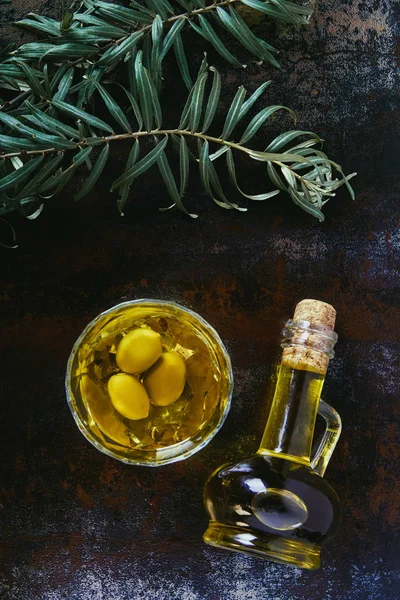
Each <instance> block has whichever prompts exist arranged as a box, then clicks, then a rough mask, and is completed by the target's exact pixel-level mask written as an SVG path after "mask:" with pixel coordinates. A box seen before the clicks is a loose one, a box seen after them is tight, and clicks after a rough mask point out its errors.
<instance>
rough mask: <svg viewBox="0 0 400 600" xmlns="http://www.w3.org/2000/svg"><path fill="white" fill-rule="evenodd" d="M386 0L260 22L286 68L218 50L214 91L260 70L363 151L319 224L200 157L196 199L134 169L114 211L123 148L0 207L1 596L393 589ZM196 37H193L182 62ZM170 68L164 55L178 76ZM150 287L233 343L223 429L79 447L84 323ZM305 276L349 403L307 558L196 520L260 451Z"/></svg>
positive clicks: (395, 279) (394, 304)
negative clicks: (306, 563)
mask: <svg viewBox="0 0 400 600" xmlns="http://www.w3.org/2000/svg"><path fill="white" fill-rule="evenodd" d="M60 4H61V3H60V1H59V0H48V1H47V2H46V1H42V0H29V2H28V1H27V0H13V3H12V7H11V8H10V7H2V8H1V13H0V14H1V19H2V23H3V24H4V25H3V35H4V37H6V38H8V39H20V34H19V33H15V31H14V30H13V29H12V28H11V26H9V25H8V22H9V21H10V19H15V18H19V17H20V16H22V15H23V14H24V13H26V12H28V11H29V10H35V11H44V12H46V13H48V14H52V15H56V14H57V12H59V9H60ZM398 8H399V4H398V2H396V3H395V4H394V5H393V6H392V7H391V6H390V4H389V3H388V2H387V1H380V2H375V1H373V0H362V1H361V2H356V1H355V0H353V1H352V2H346V1H345V0H320V1H319V2H318V4H317V6H316V12H315V16H314V18H313V19H312V21H311V24H310V26H309V27H308V28H304V29H301V30H293V29H292V28H287V27H286V28H279V29H271V30H270V39H271V40H272V41H273V42H275V43H276V44H278V45H279V47H280V48H281V49H282V56H281V62H282V67H283V68H282V70H281V72H276V71H272V70H271V69H269V68H268V67H266V68H260V67H256V66H250V67H249V68H248V69H247V70H246V71H244V72H238V71H236V70H235V69H230V68H228V69H227V68H226V66H224V77H225V81H226V89H227V92H226V97H227V99H228V98H229V97H231V96H232V95H233V94H234V92H235V90H236V88H237V86H238V85H239V84H240V83H241V82H246V83H247V84H248V86H249V88H251V89H253V88H254V87H255V86H256V84H257V83H258V82H261V81H262V80H264V79H265V78H269V77H270V76H271V75H272V76H273V78H274V84H273V86H271V88H270V90H269V92H268V98H267V101H268V102H269V103H271V104H272V103H282V104H288V105H290V106H291V107H293V108H294V109H296V110H297V112H298V115H299V121H298V125H299V128H300V127H301V128H304V129H313V130H315V131H317V132H318V133H320V134H322V136H323V137H324V138H325V139H326V140H327V147H328V149H329V152H330V154H331V155H332V157H334V158H336V159H337V160H338V161H339V162H342V164H343V165H344V166H345V167H346V170H347V171H348V172H349V171H353V170H354V171H358V172H359V176H358V178H357V181H356V183H355V185H356V189H357V200H356V202H354V203H352V202H351V201H350V200H349V199H348V197H347V196H346V194H345V193H344V192H343V193H341V194H339V196H338V197H337V198H336V199H335V200H333V201H331V202H330V203H329V205H327V207H326V211H325V212H326V216H327V221H326V223H325V224H318V223H316V222H314V221H313V220H312V219H311V217H309V216H307V215H305V214H303V213H302V212H301V211H300V210H299V209H298V208H296V207H295V206H293V205H292V204H291V202H290V200H289V199H288V198H286V197H284V196H283V195H282V196H279V197H277V198H274V199H272V200H271V201H269V202H268V203H264V204H260V203H258V204H256V203H254V204H252V205H250V206H249V212H248V213H247V214H237V213H233V212H226V211H224V210H222V209H219V208H217V207H215V206H212V205H211V203H210V201H209V200H208V199H207V198H206V196H205V195H204V194H203V192H202V191H201V189H200V186H199V184H198V181H197V179H196V178H195V179H194V180H193V183H192V187H191V189H190V194H189V197H188V205H189V206H191V207H192V208H193V207H197V208H198V209H199V210H200V217H199V219H198V220H197V221H194V222H192V221H191V220H188V219H187V218H185V217H184V216H183V215H180V214H172V213H167V214H162V213H159V212H158V207H159V206H162V205H166V202H168V200H167V198H166V195H165V193H164V190H163V189H162V187H161V186H160V183H159V180H158V176H156V174H155V173H154V176H153V175H149V176H148V177H147V178H145V179H143V180H142V181H141V182H140V181H139V182H138V185H137V187H136V188H135V190H134V201H133V202H132V204H131V207H130V209H129V210H127V211H126V216H125V218H124V219H121V218H120V217H119V216H118V215H117V212H116V209H115V206H114V201H115V198H114V197H113V196H112V195H111V194H110V193H108V191H107V190H108V187H109V185H108V184H109V181H111V179H112V178H113V177H115V170H116V169H118V168H120V165H121V161H122V155H121V157H120V156H119V155H118V154H117V155H115V156H116V157H115V158H114V160H113V162H112V163H111V166H110V171H111V170H112V171H113V172H112V173H110V174H109V175H106V177H105V181H104V185H101V186H100V188H98V191H97V192H96V193H94V194H92V196H91V198H90V199H88V200H85V201H83V202H81V203H80V204H79V205H74V206H71V204H70V199H69V197H68V196H67V195H66V196H65V197H64V198H63V199H61V200H60V201H54V204H53V205H52V206H48V207H47V209H46V210H45V211H44V213H43V214H42V216H41V217H40V218H39V219H38V220H37V221H35V222H24V221H22V220H21V218H19V217H18V216H13V217H12V218H11V221H12V223H13V224H14V225H15V226H16V228H17V231H18V238H19V243H20V247H19V249H18V250H15V251H8V252H6V251H4V252H3V253H2V257H1V260H2V267H1V282H2V284H1V290H2V291H1V318H2V326H1V363H0V364H1V367H2V376H1V384H0V386H1V400H0V402H1V425H0V429H1V434H0V440H1V441H0V445H1V470H0V476H1V486H0V518H1V541H0V598H2V599H6V600H143V599H145V600H304V599H308V600H378V599H379V600H381V599H382V600H397V599H398V598H400V583H399V539H398V531H399V521H400V494H399V478H398V475H399V466H400V465H399V454H400V440H399V435H398V424H399V412H400V408H399V402H398V396H399V392H400V377H399V372H400V371H399V369H400V364H399V355H400V337H399V336H400V306H399V260H398V259H399V249H400V236H399V225H400V213H399V180H398V168H399V162H398V158H399V143H398V140H399V133H400V132H399V121H400V111H399V96H398V89H399V88H398V86H397V89H396V74H397V76H398V70H399V62H398V57H399V47H398V46H397V55H396V20H397V17H398V15H397V17H396V12H397V10H398ZM261 27H267V26H266V25H261ZM268 27H269V26H268ZM397 43H398V38H397ZM203 49H204V47H203V46H202V45H201V44H200V43H199V44H198V46H197V47H196V48H195V50H194V54H193V60H194V61H197V62H198V60H199V57H200V55H201V52H202V51H203ZM396 56H397V59H396ZM210 57H211V58H210V60H214V55H213V54H212V52H210ZM216 62H217V63H218V64H220V65H221V64H222V63H220V62H219V61H216ZM173 73H174V70H173V67H172V66H171V69H170V73H169V78H170V79H169V80H170V81H171V77H172V79H173V78H174V75H173ZM169 94H170V102H171V110H172V109H173V105H174V102H175V101H174V99H173V93H171V92H169ZM168 101H169V100H168V93H167V102H168ZM261 169H262V167H261ZM242 181H243V184H245V183H247V186H246V187H247V188H251V184H252V182H253V177H251V178H250V177H248V178H247V181H246V172H244V173H243V172H242ZM256 184H257V181H255V182H254V185H256ZM143 296H144V297H149V298H165V299H173V300H176V301H178V302H181V303H182V304H185V305H186V306H190V307H192V308H193V309H194V310H195V311H197V312H199V313H200V314H201V315H203V316H204V317H205V318H206V319H207V320H208V321H209V322H210V323H211V324H212V325H214V326H215V327H216V329H217V330H218V331H219V333H220V335H221V336H222V338H223V339H224V341H225V342H226V345H227V347H228V349H229V351H230V354H231V357H232V361H233V367H234V372H235V379H236V390H235V394H234V399H233V405H232V410H231V413H230V415H229V416H228V419H227V421H226V424H225V426H224V427H223V429H222V431H221V432H220V433H219V434H218V436H217V437H216V438H215V439H214V441H213V442H212V443H211V444H210V445H209V446H208V447H207V448H206V449H205V450H203V451H202V452H200V453H199V454H198V455H196V456H195V457H193V458H191V459H189V460H187V461H186V462H183V463H179V464H176V465H172V466H168V467H164V468H160V469H156V470H150V469H148V470H146V469H144V468H142V469H140V468H134V467H128V466H125V465H123V464H119V463H118V462H116V461H113V460H112V459H111V458H108V457H106V456H103V455H102V454H100V453H99V452H97V451H96V450H95V449H94V448H92V447H91V446H90V445H89V444H88V443H87V442H86V441H85V439H84V438H83V437H82V435H81V434H80V433H79V431H78V429H77V427H76V426H75V424H74V422H73V420H72V418H71V415H70V413H69V409H68V408H67V405H66V402H65V396H64V387H63V378H64V371H65V366H66V361H67V357H68V354H69V351H70V349H71V346H72V344H73V342H74V340H75V339H76V337H77V336H78V334H79V333H80V331H81V330H82V328H83V327H84V325H85V324H86V323H87V322H88V321H89V320H90V319H92V318H93V317H94V316H95V315H97V314H98V313H99V312H100V311H102V310H104V309H106V308H108V307H110V306H112V305H113V304H116V303H118V302H120V301H122V300H125V299H130V298H138V297H143ZM304 297H316V298H321V299H323V300H326V301H328V302H331V303H332V304H334V306H335V307H336V308H337V311H338V322H337V331H338V333H339V343H338V345H337V358H336V359H335V360H334V361H333V362H332V365H331V368H330V371H329V375H328V380H327V384H326V389H325V392H324V396H325V398H326V400H327V401H328V402H330V403H331V404H332V405H333V406H334V407H335V408H336V409H337V410H338V411H339V412H340V413H341V415H342V417H343V424H344V432H343V436H342V438H341V441H340V443H339V446H338V448H337V451H336V453H335V455H334V457H333V459H332V463H331V465H330V467H329V469H328V472H327V478H328V480H329V481H330V483H331V484H332V485H333V487H334V488H335V489H336V490H337V492H338V494H339V496H340V497H341V500H342V505H343V524H342V527H341V530H340V534H339V535H338V537H337V538H336V539H335V540H334V541H333V542H332V543H331V545H330V546H329V547H327V548H326V549H325V550H324V552H323V568H322V569H321V570H320V571H318V572H304V571H301V570H300V569H296V568H289V567H285V566H281V565H276V564H274V563H272V562H268V561H262V560H258V559H253V558H248V557H246V556H243V555H239V554H231V553H228V552H223V551H218V550H214V549H211V548H209V547H206V546H205V545H204V544H203V542H202V539H201V536H202V533H203V531H204V530H205V528H206V526H207V518H206V513H205V511H204V509H203V503H202V491H203V486H204V482H205V480H206V478H207V477H208V475H209V474H210V473H211V471H212V470H213V469H214V468H215V467H216V466H218V465H219V464H221V463H222V462H224V461H230V460H235V459H237V458H239V457H241V456H243V455H246V454H250V453H253V452H254V451H255V450H256V448H257V443H258V441H259V439H260V436H261V433H262V430H263V427H264V423H265V418H266V412H267V400H266V396H268V394H269V393H270V391H271V387H272V383H271V380H270V377H271V374H272V372H273V368H274V364H275V362H276V361H277V359H278V355H279V350H278V344H279V331H280V329H281V326H282V324H283V322H284V320H285V318H288V317H290V316H291V314H292V311H293V308H294V305H295V304H296V302H297V301H299V300H300V299H302V298H304Z"/></svg>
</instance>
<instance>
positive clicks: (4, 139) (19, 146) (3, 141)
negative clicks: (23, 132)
mask: <svg viewBox="0 0 400 600" xmlns="http://www.w3.org/2000/svg"><path fill="white" fill-rule="evenodd" d="M42 147H43V145H41V144H37V143H36V142H33V141H32V140H28V139H25V138H16V137H11V136H9V135H0V150H4V151H5V152H21V151H22V150H37V149H38V148H42Z"/></svg>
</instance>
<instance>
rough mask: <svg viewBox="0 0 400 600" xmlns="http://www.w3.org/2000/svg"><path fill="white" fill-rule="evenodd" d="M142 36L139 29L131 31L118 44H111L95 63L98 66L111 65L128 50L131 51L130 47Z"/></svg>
mask: <svg viewBox="0 0 400 600" xmlns="http://www.w3.org/2000/svg"><path fill="white" fill-rule="evenodd" d="M142 37H143V33H142V32H141V31H137V32H135V33H132V34H131V35H130V36H128V37H127V38H126V39H125V40H123V41H122V42H121V43H120V44H119V45H117V46H113V47H112V48H110V49H109V50H107V51H106V52H105V53H104V54H103V56H102V57H101V59H100V60H99V61H98V62H97V63H96V64H97V65H98V66H102V65H111V64H112V63H114V62H117V61H119V60H121V59H122V58H123V57H124V56H125V55H126V54H128V52H131V51H132V48H133V47H134V46H136V44H137V43H138V41H139V40H140V39H141V38H142Z"/></svg>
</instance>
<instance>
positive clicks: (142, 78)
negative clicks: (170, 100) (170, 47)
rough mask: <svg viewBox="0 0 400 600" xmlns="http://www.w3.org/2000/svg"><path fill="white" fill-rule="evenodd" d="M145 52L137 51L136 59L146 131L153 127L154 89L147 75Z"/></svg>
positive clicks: (139, 92)
mask: <svg viewBox="0 0 400 600" xmlns="http://www.w3.org/2000/svg"><path fill="white" fill-rule="evenodd" d="M142 58H143V53H142V51H141V50H140V51H139V52H138V53H137V56H136V60H135V73H136V81H137V86H138V94H139V101H140V108H141V112H142V115H143V120H144V125H145V128H146V131H151V130H152V129H153V116H154V114H153V100H152V91H151V88H150V83H149V78H148V77H147V76H146V75H147V69H146V68H145V67H144V66H143V61H142Z"/></svg>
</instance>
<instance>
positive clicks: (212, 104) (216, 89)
mask: <svg viewBox="0 0 400 600" xmlns="http://www.w3.org/2000/svg"><path fill="white" fill-rule="evenodd" d="M210 71H212V72H213V84H212V88H211V92H210V95H209V97H208V102H207V108H206V112H205V114H204V121H203V128H202V131H203V132H206V131H207V130H208V128H209V127H210V125H211V123H212V122H213V120H214V117H215V113H216V110H217V108H218V103H219V98H220V95H221V76H220V74H219V73H218V71H217V69H215V67H210Z"/></svg>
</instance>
